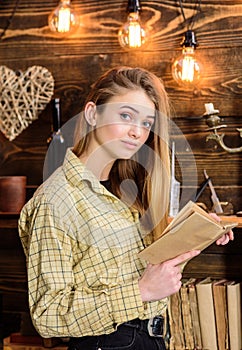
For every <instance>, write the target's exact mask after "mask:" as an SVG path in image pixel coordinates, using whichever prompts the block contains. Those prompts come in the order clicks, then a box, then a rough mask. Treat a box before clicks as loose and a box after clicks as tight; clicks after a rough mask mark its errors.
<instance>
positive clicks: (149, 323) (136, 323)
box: [121, 316, 164, 338]
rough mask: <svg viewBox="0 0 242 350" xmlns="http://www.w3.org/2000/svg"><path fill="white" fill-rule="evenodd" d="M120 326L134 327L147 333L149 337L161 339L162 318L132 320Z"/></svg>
mask: <svg viewBox="0 0 242 350" xmlns="http://www.w3.org/2000/svg"><path fill="white" fill-rule="evenodd" d="M121 326H127V327H134V328H137V329H140V330H142V331H145V332H147V333H148V334H149V335H150V336H151V337H160V338H162V337H163V330H164V318H163V317H162V316H155V317H153V318H151V319H149V320H140V319H139V318H136V319H134V320H131V321H128V322H124V323H122V324H121Z"/></svg>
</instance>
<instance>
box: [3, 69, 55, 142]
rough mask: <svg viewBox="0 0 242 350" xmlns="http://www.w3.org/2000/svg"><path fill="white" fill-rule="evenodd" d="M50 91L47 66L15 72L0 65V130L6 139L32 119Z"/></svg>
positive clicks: (44, 103)
mask: <svg viewBox="0 0 242 350" xmlns="http://www.w3.org/2000/svg"><path fill="white" fill-rule="evenodd" d="M53 93H54V78H53V76H52V74H51V73H50V72H49V71H48V69H47V68H45V67H42V66H32V67H29V68H28V69H27V70H26V71H24V72H22V71H19V72H18V73H16V72H14V71H13V70H11V69H9V68H8V67H6V66H0V130H1V132H2V133H3V134H4V135H5V137H7V138H8V139H9V140H10V141H12V140H14V139H15V138H16V137H17V136H18V135H19V134H20V133H21V132H22V131H23V130H24V129H26V128H27V127H28V126H29V125H30V124H31V123H32V122H33V121H34V120H36V119H37V118H38V116H39V114H40V112H42V111H43V110H44V109H45V107H46V105H47V104H48V103H49V102H50V100H51V97H52V95H53Z"/></svg>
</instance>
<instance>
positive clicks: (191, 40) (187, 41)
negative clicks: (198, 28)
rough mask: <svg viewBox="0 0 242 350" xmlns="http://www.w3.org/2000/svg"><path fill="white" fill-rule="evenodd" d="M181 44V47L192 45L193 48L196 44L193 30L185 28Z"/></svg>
mask: <svg viewBox="0 0 242 350" xmlns="http://www.w3.org/2000/svg"><path fill="white" fill-rule="evenodd" d="M181 46H182V47H194V48H196V47H197V46H198V43H197V41H196V36H195V33H194V31H192V30H187V31H186V32H185V34H184V38H183V40H182V42H181Z"/></svg>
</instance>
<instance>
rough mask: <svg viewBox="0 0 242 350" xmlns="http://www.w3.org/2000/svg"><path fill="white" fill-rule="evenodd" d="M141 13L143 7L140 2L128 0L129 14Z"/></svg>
mask: <svg viewBox="0 0 242 350" xmlns="http://www.w3.org/2000/svg"><path fill="white" fill-rule="evenodd" d="M139 11H141V5H140V1H139V0H128V6H127V12H128V13H132V12H139Z"/></svg>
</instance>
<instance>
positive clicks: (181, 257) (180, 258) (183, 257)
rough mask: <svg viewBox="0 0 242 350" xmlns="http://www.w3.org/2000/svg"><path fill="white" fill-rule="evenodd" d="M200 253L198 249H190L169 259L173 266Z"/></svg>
mask: <svg viewBox="0 0 242 350" xmlns="http://www.w3.org/2000/svg"><path fill="white" fill-rule="evenodd" d="M200 253H201V251H200V250H192V251H190V252H187V253H184V254H181V255H179V256H177V257H176V258H174V259H171V260H169V261H170V262H171V263H172V264H173V265H174V266H176V265H180V264H181V263H183V262H185V261H187V260H189V259H192V258H194V257H195V256H197V255H199V254H200Z"/></svg>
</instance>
